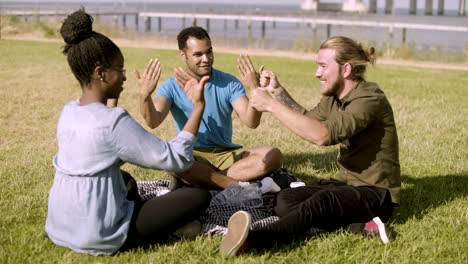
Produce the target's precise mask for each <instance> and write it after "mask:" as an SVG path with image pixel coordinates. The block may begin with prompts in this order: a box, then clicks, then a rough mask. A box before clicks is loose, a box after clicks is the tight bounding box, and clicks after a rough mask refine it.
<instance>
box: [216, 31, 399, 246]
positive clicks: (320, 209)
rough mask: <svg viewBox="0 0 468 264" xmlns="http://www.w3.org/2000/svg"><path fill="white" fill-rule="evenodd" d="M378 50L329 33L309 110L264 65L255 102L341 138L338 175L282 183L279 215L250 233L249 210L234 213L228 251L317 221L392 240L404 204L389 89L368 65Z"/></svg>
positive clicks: (287, 235) (322, 137)
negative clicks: (392, 225) (368, 76)
mask: <svg viewBox="0 0 468 264" xmlns="http://www.w3.org/2000/svg"><path fill="white" fill-rule="evenodd" d="M371 51H372V52H367V51H365V50H364V49H363V48H362V46H361V45H360V44H358V43H356V42H355V41H354V40H352V39H349V38H346V37H332V38H330V39H328V40H326V41H325V42H324V43H323V44H322V45H321V46H320V49H319V52H318V55H317V65H318V68H317V71H316V73H315V77H317V78H318V79H319V81H320V87H321V93H322V94H323V97H322V99H321V100H320V102H319V104H318V105H317V106H316V107H315V108H314V109H312V110H310V111H306V110H305V109H304V108H303V107H302V106H300V105H299V104H298V103H297V102H296V101H294V100H293V99H292V98H291V96H290V95H289V94H288V92H287V91H286V89H285V88H284V87H282V86H281V84H280V83H279V82H278V80H277V78H276V76H275V74H274V73H273V72H271V71H263V72H262V74H261V77H260V84H261V85H262V87H266V88H263V89H262V88H259V89H256V90H255V91H253V92H252V93H251V96H250V97H251V98H250V102H251V104H252V106H253V107H255V109H257V111H261V112H270V113H271V114H272V115H273V116H274V117H276V118H277V119H278V120H279V121H281V122H282V123H283V124H284V125H285V126H286V127H287V128H289V129H290V130H291V131H292V132H293V133H295V134H297V135H298V136H300V137H301V138H303V139H304V140H306V141H308V142H310V143H313V144H316V145H320V146H329V145H335V144H339V146H340V151H339V157H338V164H339V167H340V172H339V180H323V181H321V182H320V183H319V184H317V185H313V186H305V187H299V188H294V189H285V190H282V191H281V192H279V193H278V196H277V203H276V207H275V212H276V214H277V215H278V216H280V220H279V221H276V222H274V223H272V224H270V225H267V226H265V227H261V228H259V229H256V230H252V231H250V232H249V229H248V228H246V226H248V225H249V221H250V216H249V215H248V214H247V213H246V212H242V211H241V212H238V213H236V214H234V215H233V216H232V217H231V220H230V222H229V225H228V230H229V231H228V234H227V236H226V237H225V239H224V240H223V242H222V244H221V248H220V252H221V254H223V255H234V254H236V253H238V252H239V251H240V250H241V249H242V248H243V246H245V245H246V243H245V242H246V241H248V244H249V246H251V247H265V246H269V245H271V244H272V243H274V242H287V241H290V240H291V239H294V238H297V237H299V236H302V235H304V234H306V233H307V231H308V230H310V229H311V228H312V229H320V230H326V231H333V230H336V229H338V228H343V227H348V226H350V225H351V226H353V227H358V230H359V231H362V232H369V233H375V234H379V235H380V238H381V239H382V241H383V242H384V243H387V242H388V241H389V234H388V230H387V229H386V228H385V224H384V223H385V222H386V221H388V219H389V218H390V216H391V215H392V212H393V208H394V207H395V206H397V205H398V203H399V192H400V187H401V178H400V164H399V157H398V136H397V131H396V126H395V121H394V117H393V111H392V108H391V106H390V103H389V101H388V100H387V98H386V96H385V94H384V93H383V92H382V90H380V88H379V87H378V85H377V84H375V83H371V82H367V81H365V80H364V73H365V70H366V64H367V63H368V62H372V61H374V60H373V58H372V57H373V51H374V50H373V49H371ZM240 223H241V224H240ZM356 223H362V224H356Z"/></svg>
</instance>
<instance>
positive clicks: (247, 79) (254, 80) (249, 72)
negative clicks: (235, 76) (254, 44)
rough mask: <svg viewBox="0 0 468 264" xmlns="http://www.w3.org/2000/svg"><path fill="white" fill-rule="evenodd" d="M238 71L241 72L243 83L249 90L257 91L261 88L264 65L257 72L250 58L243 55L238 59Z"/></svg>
mask: <svg viewBox="0 0 468 264" xmlns="http://www.w3.org/2000/svg"><path fill="white" fill-rule="evenodd" d="M237 70H238V71H239V74H240V77H241V79H242V82H243V83H244V84H245V85H246V86H247V87H248V88H250V89H255V88H257V87H259V86H260V82H259V78H260V74H261V73H262V71H263V65H262V66H260V68H259V69H258V72H256V71H255V68H254V66H253V64H252V61H251V60H250V58H249V56H248V55H244V54H241V55H240V56H239V58H238V59H237Z"/></svg>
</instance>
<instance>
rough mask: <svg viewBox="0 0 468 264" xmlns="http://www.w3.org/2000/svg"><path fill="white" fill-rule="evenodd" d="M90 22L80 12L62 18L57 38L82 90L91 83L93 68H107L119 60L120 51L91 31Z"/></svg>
mask: <svg viewBox="0 0 468 264" xmlns="http://www.w3.org/2000/svg"><path fill="white" fill-rule="evenodd" d="M92 26H93V18H92V17H91V16H90V15H89V14H87V13H86V12H85V11H84V9H80V10H78V11H76V12H74V13H72V14H70V15H69V16H67V18H65V20H64V21H63V23H62V27H61V28H60V34H61V35H62V38H63V40H64V41H65V46H64V47H63V54H65V55H66V56H67V60H68V65H69V66H70V69H71V71H72V72H73V75H75V78H76V79H77V80H78V82H79V83H80V85H81V87H84V86H86V85H88V84H89V83H90V82H91V76H92V74H93V71H94V69H95V67H96V66H103V67H110V66H111V62H112V61H113V60H114V59H115V58H116V57H117V56H122V52H121V51H120V49H119V47H117V45H115V44H114V42H112V40H110V39H109V38H108V37H106V36H104V35H102V34H100V33H98V32H95V31H93V28H92Z"/></svg>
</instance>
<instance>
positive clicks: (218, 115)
mask: <svg viewBox="0 0 468 264" xmlns="http://www.w3.org/2000/svg"><path fill="white" fill-rule="evenodd" d="M156 96H164V97H166V98H167V100H169V101H170V102H171V103H172V104H171V108H170V111H171V114H172V117H173V118H174V121H175V125H176V128H177V131H180V130H181V129H182V128H183V127H184V126H185V123H187V120H188V117H189V116H190V115H191V113H192V111H193V105H192V103H191V102H190V100H189V98H188V96H187V94H186V93H185V92H184V90H183V89H182V88H181V87H180V86H179V85H178V84H177V82H176V80H175V77H171V78H169V79H168V80H167V81H165V82H164V83H162V84H161V85H160V87H159V88H158V91H157V93H156ZM241 96H246V93H245V89H244V86H242V83H241V82H240V81H239V80H238V79H237V78H236V77H234V76H232V75H230V74H228V73H225V72H221V71H218V70H216V69H213V70H212V72H211V77H210V80H209V81H208V85H207V87H206V88H205V91H204V97H205V102H206V105H205V111H204V112H203V117H202V120H201V122H200V128H199V129H198V135H197V141H196V142H195V147H197V148H214V147H226V148H240V147H242V146H241V145H238V144H234V143H232V111H233V107H232V104H233V103H234V102H235V101H236V100H237V99H238V98H239V97H241Z"/></svg>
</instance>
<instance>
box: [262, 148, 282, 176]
mask: <svg viewBox="0 0 468 264" xmlns="http://www.w3.org/2000/svg"><path fill="white" fill-rule="evenodd" d="M268 148H269V149H267V151H265V154H264V156H263V157H262V159H261V160H262V163H261V164H262V166H263V170H264V171H265V172H270V171H273V170H276V169H279V168H281V166H282V165H283V154H282V153H281V151H280V150H279V149H278V148H274V147H268Z"/></svg>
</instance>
